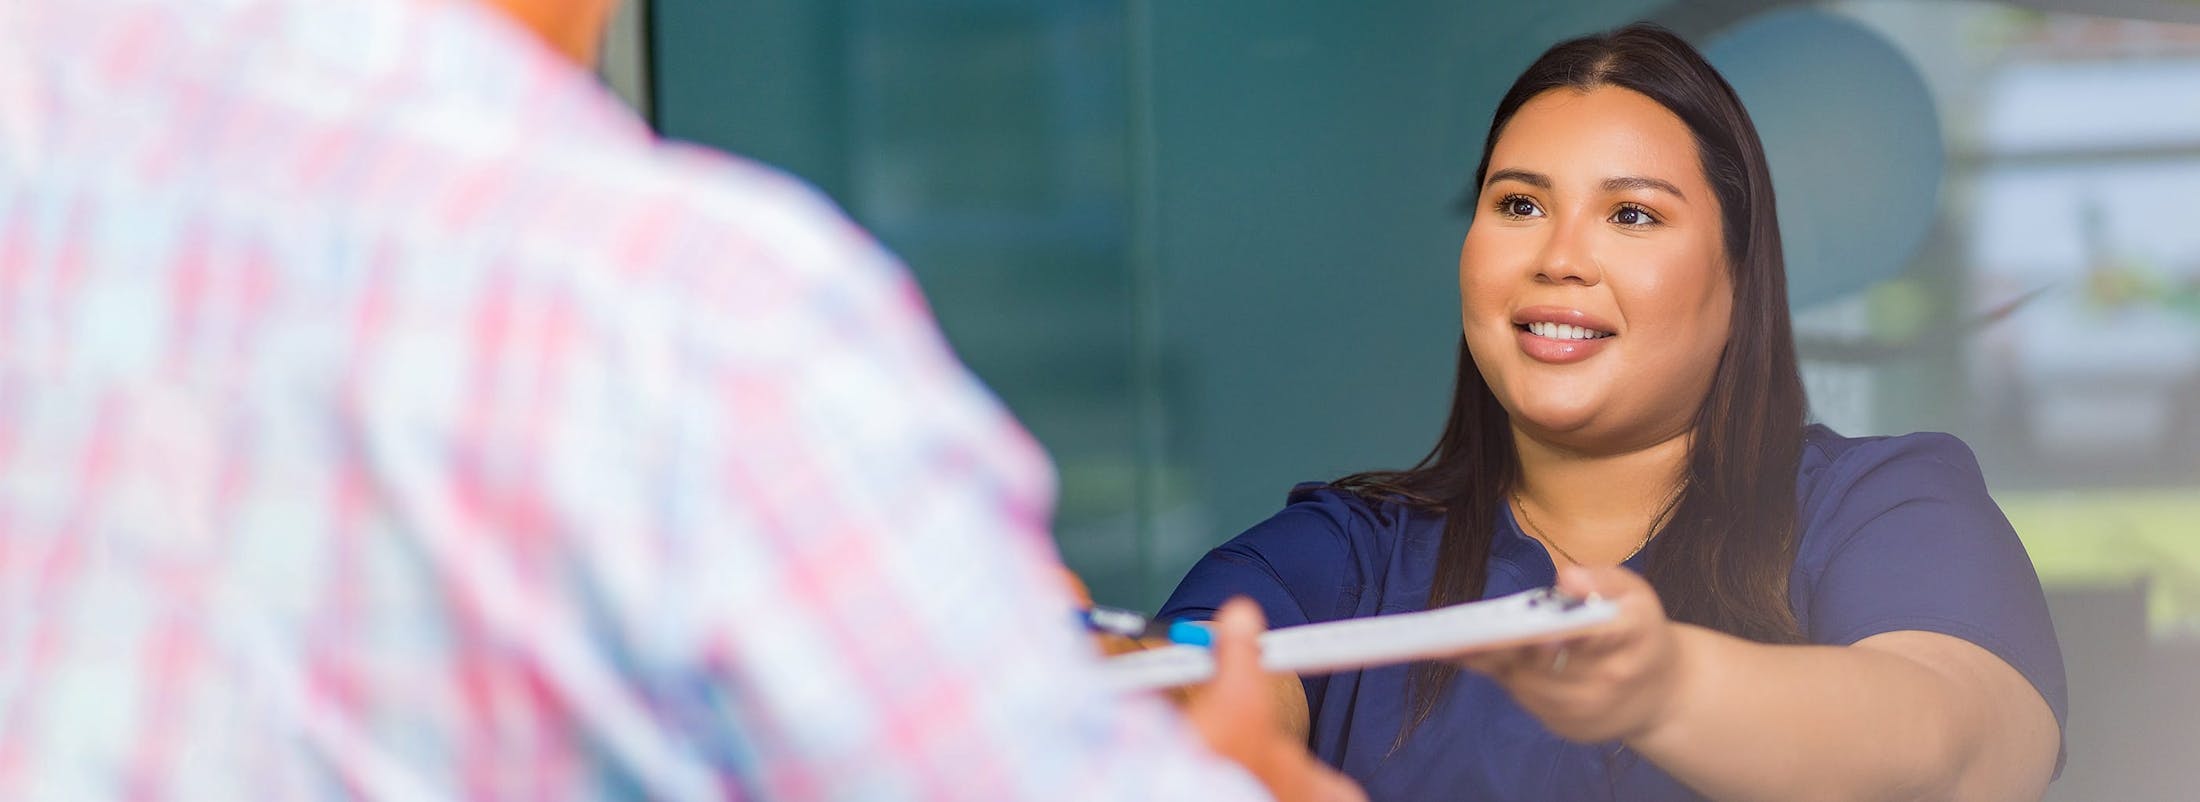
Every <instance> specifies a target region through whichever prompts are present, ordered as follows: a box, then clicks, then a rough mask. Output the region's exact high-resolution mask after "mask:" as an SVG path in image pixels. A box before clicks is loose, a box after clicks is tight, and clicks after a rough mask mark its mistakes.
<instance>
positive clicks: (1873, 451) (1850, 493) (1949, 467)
mask: <svg viewBox="0 0 2200 802" xmlns="http://www.w3.org/2000/svg"><path fill="white" fill-rule="evenodd" d="M1796 500H1797V504H1798V506H1797V510H1796V512H1797V516H1796V523H1797V524H1798V526H1799V527H1800V529H1801V531H1802V535H1803V537H1802V541H1803V543H1802V546H1803V548H1802V553H1801V554H1799V555H1798V556H1799V557H1800V558H1802V559H1803V560H1804V561H1805V562H1810V561H1812V556H1813V554H1815V555H1816V556H1817V557H1818V558H1820V559H1824V558H1827V557H1830V556H1831V555H1832V553H1833V552H1835V551H1838V550H1840V549H1841V548H1842V547H1843V544H1844V543H1846V542H1847V541H1848V540H1850V539H1852V538H1854V537H1855V536H1856V535H1858V534H1860V533H1863V532H1866V531H1867V530H1870V529H1875V528H1885V526H1883V525H1893V524H1894V523H1895V522H1897V521H1899V520H1906V518H1901V517H1897V518H1887V517H1884V516H1885V514H1886V513H1887V512H1889V511H1890V510H1894V509H1896V508H1900V507H1904V506H1909V505H1915V504H1917V503H1919V502H1926V503H1928V504H1929V505H1930V506H1931V507H1932V508H1935V509H1942V510H1947V511H1949V512H1951V513H1959V514H1960V515H1961V519H1962V520H1967V521H1974V522H1978V523H1981V524H1986V523H1991V524H1994V526H1992V527H1991V528H1992V529H1994V530H2006V529H2007V523H2006V519H2003V518H2002V516H2001V510H2000V508H1999V507H1998V506H1997V505H1995V503H1994V500H1993V497H1992V496H1991V495H1989V494H1988V492H1987V489H1986V477H1985V474H1984V472H1983V471H1981V469H1980V468H1979V462H1978V457H1977V456H1976V455H1974V454H1973V453H1972V452H1971V447H1970V446H1968V445H1966V444H1964V442H1963V441H1962V440H1960V439H1958V438H1956V437H1955V436H1954V435H1949V434H1944V433H1941V432H1915V433H1911V434H1904V435H1892V436H1873V437H1842V436H1841V435H1839V434H1836V433H1834V432H1833V430H1831V429H1828V428H1826V427H1824V426H1820V425H1813V426H1811V427H1809V428H1808V429H1807V430H1806V431H1805V433H1804V444H1803V452H1802V454H1801V459H1800V460H1799V465H1798V468H1797V477H1796ZM1907 534H1908V535H1909V536H1912V537H1939V536H1946V535H1955V534H1957V533H1937V534H1936V533H1927V532H1911V533H1907ZM1966 534H1969V535H1970V536H1972V537H1974V538H1975V537H1993V534H1992V533H1966ZM1904 539H1906V540H1907V539H1910V538H1909V537H1905V538H1904ZM1913 542H1914V541H1913Z"/></svg>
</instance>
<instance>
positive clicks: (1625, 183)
mask: <svg viewBox="0 0 2200 802" xmlns="http://www.w3.org/2000/svg"><path fill="white" fill-rule="evenodd" d="M1630 189H1655V190H1658V191H1661V192H1665V193H1667V194H1670V195H1672V196H1673V197H1676V198H1679V199H1681V200H1682V201H1686V200H1688V196H1687V195H1683V194H1681V188H1680V187H1676V186H1673V182H1671V181H1667V180H1665V179H1663V178H1651V177H1649V176H1641V175H1623V176H1616V177H1613V178H1607V179H1604V191H1606V192H1621V191H1625V190H1630Z"/></svg>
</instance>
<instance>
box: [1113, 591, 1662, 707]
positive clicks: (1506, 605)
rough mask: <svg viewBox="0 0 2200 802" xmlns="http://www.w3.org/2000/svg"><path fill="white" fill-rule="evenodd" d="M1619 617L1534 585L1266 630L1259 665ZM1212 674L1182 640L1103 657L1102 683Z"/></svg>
mask: <svg viewBox="0 0 2200 802" xmlns="http://www.w3.org/2000/svg"><path fill="white" fill-rule="evenodd" d="M1617 615H1619V605H1618V604H1615V603H1613V602H1611V601H1609V600H1606V599H1599V598H1596V597H1593V596H1592V597H1590V598H1587V599H1577V598H1574V597H1572V596H1568V595H1565V594H1563V593H1559V592H1558V590H1557V589H1555V588H1539V589H1536V590H1529V591H1522V592H1520V593H1515V594H1512V595H1509V596H1500V597H1497V598H1494V599H1483V600H1481V601H1474V602H1467V603H1464V604H1454V605H1451V606H1448V607H1441V608H1437V609H1434V610H1423V611H1420V612H1413V613H1394V614H1391V615H1379V616H1373V617H1368V618H1349V619H1344V620H1339V621H1324V622H1322V623H1318V624H1306V625H1303V626H1296V627H1285V628H1283V629H1274V630H1269V631H1267V632H1264V633H1261V636H1260V664H1261V668H1263V669H1266V670H1268V671H1273V672H1278V673H1291V674H1298V675H1300V676H1305V675H1308V674H1332V673H1336V672H1339V671H1349V670H1353V669H1360V668H1373V667H1376V666H1384V665H1392V664H1396V663H1404V662H1408V661H1412V660H1422V659H1430V658H1437V657H1448V656H1452V655H1457V654H1461V653H1464V652H1467V651H1470V650H1472V649H1475V648H1477V647H1492V646H1503V645H1512V644H1515V643H1521V642H1528V641H1534V640H1538V639H1543V638H1550V637H1555V636H1563V635H1566V634H1569V633H1573V632H1578V631H1580V630H1583V629H1587V628H1589V627H1591V626H1595V625H1597V624H1601V623H1604V622H1606V621H1610V620H1612V618H1613V617H1615V616H1617ZM1214 673H1215V661H1214V655H1212V654H1210V653H1209V652H1208V651H1207V648H1206V647H1204V646H1191V645H1182V644H1179V645H1175V646H1164V647H1161V648H1157V649H1147V650H1145V651H1140V652H1132V653H1130V654H1125V655H1119V656H1116V657H1111V658H1109V659H1107V660H1106V661H1104V662H1102V663H1101V675H1102V677H1103V682H1104V684H1106V685H1107V686H1108V687H1109V688H1110V689H1112V690H1116V691H1120V692H1136V691H1152V690H1161V689H1165V688H1175V687H1179V686H1184V685H1192V684H1196V683H1200V682H1205V681H1206V680H1207V679H1208V678H1209V677H1212V676H1214Z"/></svg>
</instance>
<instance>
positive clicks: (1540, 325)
mask: <svg viewBox="0 0 2200 802" xmlns="http://www.w3.org/2000/svg"><path fill="white" fill-rule="evenodd" d="M1512 322H1513V334H1514V337H1515V339H1517V340H1518V341H1519V343H1520V350H1521V352H1523V353H1526V354H1527V355H1528V357H1529V358H1531V359H1534V360H1536V361H1538V362H1547V363H1550V364H1554V365H1556V364H1565V363H1568V362H1579V361H1581V360H1584V359H1588V358H1589V357H1592V356H1595V355H1596V353H1597V352H1598V351H1601V350H1604V346H1605V345H1606V344H1607V343H1609V342H1611V341H1612V339H1613V338H1614V337H1615V336H1616V335H1615V334H1614V329H1613V327H1612V324H1610V323H1606V322H1604V320H1603V319H1602V318H1598V317H1596V316H1593V315H1590V314H1589V313H1587V312H1583V311H1581V310H1579V309H1572V308H1568V307H1563V306H1531V307H1528V308H1526V309H1522V310H1520V311H1518V312H1514V313H1513V319H1512ZM1531 329H1533V330H1531ZM1538 331H1540V332H1542V333H1540V334H1539V333H1537V332H1538Z"/></svg>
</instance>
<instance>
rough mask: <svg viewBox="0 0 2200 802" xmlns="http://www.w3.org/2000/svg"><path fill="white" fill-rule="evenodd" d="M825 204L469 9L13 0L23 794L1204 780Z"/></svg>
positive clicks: (416, 2)
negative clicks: (1091, 638) (672, 140)
mask: <svg viewBox="0 0 2200 802" xmlns="http://www.w3.org/2000/svg"><path fill="white" fill-rule="evenodd" d="M1050 477H1051V474H1050V469H1049V467H1048V465H1047V463H1046V461H1045V458H1044V456H1043V455H1042V454H1041V453H1040V452H1039V450H1038V449H1037V448H1036V447H1035V446H1034V444H1033V443H1032V442H1031V440H1030V439H1029V438H1028V437H1027V436H1026V435H1025V434H1024V433H1023V431H1022V430H1021V429H1019V428H1018V427H1017V426H1016V424H1015V423H1014V422H1013V421H1012V420H1011V419H1010V418H1009V417H1008V416H1007V415H1006V414H1005V413H1004V412H1003V410H1002V409H1001V407H1000V406H999V404H998V403H996V402H995V400H994V399H993V398H992V397H991V396H989V395H988V394H987V393H986V392H985V390H984V389H983V388H982V387H981V386H980V385H979V384H978V383H977V382H976V381H974V380H973V379H972V378H971V377H970V376H969V375H968V374H967V373H966V372H965V371H964V370H963V368H962V367H961V366H960V365H958V364H957V362H956V361H955V359H954V357H953V356H952V354H950V353H949V352H948V350H947V348H946V347H945V345H944V344H943V342H942V341H941V339H940V336H939V334H938V332H937V331H936V330H935V328H934V327H933V324H932V320H931V319H930V316H929V314H928V312H927V310H926V309H925V307H924V304H923V301H922V299H921V298H920V296H919V295H918V293H917V290H916V288H915V287H914V285H913V284H912V283H911V282H910V280H909V278H908V277H907V275H906V274H905V273H904V272H903V270H902V269H901V268H900V267H899V266H898V265H897V264H896V263H895V262H894V261H893V260H892V258H891V257H889V256H888V255H887V254H885V253H883V252H882V251H881V250H880V249H879V247H878V246H877V245H875V244H874V243H872V242H871V241H870V240H869V239H868V238H867V237H866V236H865V235H864V234H863V233H862V232H861V231H859V230H858V229H856V228H855V227H854V226H853V225H851V224H849V223H848V222H847V221H846V220H844V219H843V218H841V216H840V215H839V214H838V213H837V212H836V211H835V210H834V209H833V208H832V207H831V206H830V205H829V204H827V203H826V202H825V201H823V200H821V199H820V198H818V197H817V196H816V195H815V194H814V193H813V192H811V191H809V190H808V189H806V188H805V187H803V186H802V185H800V184H799V183H797V182H794V181H791V180H789V179H787V178H785V177H783V176H780V175H778V174H775V173H773V172H772V171H770V170H768V169H765V168H762V167H759V166H756V165H754V164H750V163H747V162H743V161H740V160H737V159H731V158H726V157H723V156H719V155H714V154H710V153H705V152H700V151H697V150H693V149H685V148H680V147H676V146H671V145H666V144H662V143H659V142H657V141H655V140H654V139H653V138H652V137H651V135H650V133H649V132H648V131H647V130H646V129H645V128H644V127H643V126H642V125H641V124H640V123H639V122H637V121H636V120H635V119H634V118H633V117H632V116H631V115H630V114H628V113H627V112H626V111H625V110H624V109H623V108H622V107H620V106H619V105H617V103H616V102H615V101H614V100H613V99H611V98H610V97H609V96H608V95H607V94H606V93H604V92H603V91H601V90H600V89H599V88H598V87H597V86H596V85H595V83H594V81H593V80H592V78H591V77H590V76H589V75H588V74H586V73H585V72H584V71H581V70H579V69H576V68H574V67H572V66H571V65H569V64H567V63H565V62H564V61H562V60H560V59H558V58H557V57H556V56H554V55H552V54H551V53H550V52H549V51H547V50H546V49H543V48H541V47H540V46H538V45H537V43H536V42H534V41H533V40H532V39H531V38H529V37H528V36H527V35H526V34H524V33H523V32H521V31H519V30H518V29H516V28H514V27H512V26H510V25H508V24H507V23H506V22H505V21H504V20H503V19H502V18H500V17H496V16H493V15H492V14H491V12H488V11H486V10H484V9H482V8H479V7H476V6H473V5H471V4H468V3H465V2H453V0H0V799H9V800H15V799H34V800H37V799H61V800H70V799H133V800H136V799H148V800H150V799H188V800H201V799H254V800H259V799H300V798H308V799H320V798H354V797H363V798H373V799H398V800H423V799H446V798H465V799H597V798H661V799H705V798H727V797H731V798H751V799H949V798H961V799H986V800H996V799H998V800H1009V799H1063V800H1073V799H1140V800H1143V799H1166V798H1182V799H1199V800H1224V799H1235V798H1252V797H1255V796H1258V795H1259V790H1258V789H1257V788H1256V787H1255V786H1254V785H1253V784H1252V783H1251V780H1250V778H1249V777H1247V776H1246V775H1244V774H1243V773H1242V772H1240V771H1239V770H1237V769H1236V768H1235V767H1233V766H1230V765H1227V764H1225V763H1223V762H1221V761H1220V760H1219V759H1217V758H1214V757H1212V756H1210V755H1209V754H1208V753H1207V752H1206V751H1205V750H1204V749H1202V748H1201V747H1199V746H1198V745H1197V743H1196V739H1195V738H1194V737H1193V736H1192V735H1191V733H1190V731H1189V730H1188V729H1187V728H1186V727H1184V726H1183V725H1182V724H1181V723H1180V721H1179V720H1178V719H1176V718H1175V717H1174V716H1173V715H1171V714H1170V713H1168V712H1167V710H1166V708H1165V706H1164V705H1163V704H1162V703H1160V702H1159V701H1157V700H1154V699H1146V698H1140V699H1132V700H1123V699H1117V698H1111V697H1109V696H1108V695H1106V694H1104V693H1102V692H1100V691H1098V690H1096V689H1095V688H1094V685H1093V683H1092V682H1091V679H1092V673H1093V667H1092V665H1093V658H1092V656H1091V651H1090V650H1089V648H1088V647H1087V646H1086V645H1085V643H1084V641H1083V638H1082V636H1081V635H1080V634H1079V633H1077V632H1076V631H1075V630H1074V629H1073V628H1072V627H1071V626H1069V625H1068V618H1067V614H1066V612H1064V611H1066V609H1067V604H1068V602H1067V600H1066V598H1065V596H1064V594H1063V592H1062V590H1061V589H1060V588H1059V587H1057V583H1056V582H1055V581H1054V578H1053V576H1052V575H1051V574H1050V571H1051V568H1050V566H1052V565H1053V564H1054V562H1055V559H1056V558H1055V554H1054V551H1053V547H1052V545H1051V543H1050V542H1049V541H1048V539H1047V537H1046V529H1045V526H1046V523H1047V519H1048V515H1049V512H1050V506H1051V503H1052V499H1051V492H1052V491H1051V478H1050Z"/></svg>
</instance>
